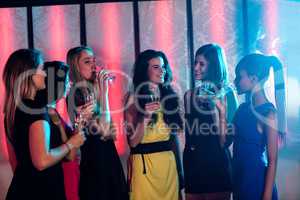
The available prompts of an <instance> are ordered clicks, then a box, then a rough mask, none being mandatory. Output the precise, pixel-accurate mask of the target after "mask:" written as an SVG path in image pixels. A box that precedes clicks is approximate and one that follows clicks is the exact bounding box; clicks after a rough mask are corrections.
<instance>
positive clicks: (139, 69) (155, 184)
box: [125, 50, 183, 200]
mask: <svg viewBox="0 0 300 200" xmlns="http://www.w3.org/2000/svg"><path fill="white" fill-rule="evenodd" d="M171 80H172V73H171V70H170V67H169V64H168V60H167V58H166V56H165V55H164V53H162V52H159V51H155V50H146V51H144V52H142V53H140V55H139V56H138V58H137V60H136V62H135V65H134V74H133V92H131V93H130V94H128V95H127V97H126V104H125V105H126V111H125V120H126V125H127V133H128V143H129V146H130V149H131V155H130V158H129V162H128V163H129V170H128V180H129V185H130V193H129V194H130V199H131V200H156V199H164V200H178V199H179V198H180V196H181V195H179V194H180V188H181V187H180V183H181V181H180V180H182V173H181V161H180V159H179V157H180V156H179V155H180V154H179V148H178V147H179V146H178V142H177V141H178V140H176V139H177V136H178V135H179V134H182V129H183V120H182V116H181V112H180V106H179V105H180V104H179V98H178V96H177V94H176V92H175V91H174V90H173V89H172V87H171V85H170V83H171ZM176 158H178V159H176ZM176 163H177V164H176Z"/></svg>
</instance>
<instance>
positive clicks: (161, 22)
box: [153, 1, 179, 83]
mask: <svg viewBox="0 0 300 200" xmlns="http://www.w3.org/2000/svg"><path fill="white" fill-rule="evenodd" d="M174 10H175V5H174V4H172V3H170V2H169V1H160V2H155V9H154V13H153V17H154V27H153V28H154V34H155V36H154V38H155V40H154V44H153V46H155V47H157V49H156V50H161V51H163V52H164V53H165V54H166V56H167V58H168V61H169V64H170V66H171V69H172V72H173V78H174V83H176V81H177V75H178V74H177V73H178V72H179V70H178V69H177V70H176V67H175V62H174V58H173V57H172V55H173V53H172V51H173V49H172V46H173V42H174V34H173V24H172V23H173V21H172V19H174V15H175V14H174ZM161 13H163V18H162V15H161Z"/></svg>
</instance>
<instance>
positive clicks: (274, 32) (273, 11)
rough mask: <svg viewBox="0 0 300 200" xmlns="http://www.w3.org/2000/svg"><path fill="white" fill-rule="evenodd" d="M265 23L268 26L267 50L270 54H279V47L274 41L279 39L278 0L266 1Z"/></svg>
mask: <svg viewBox="0 0 300 200" xmlns="http://www.w3.org/2000/svg"><path fill="white" fill-rule="evenodd" d="M264 10H266V12H265V14H264V25H265V27H266V38H267V44H266V45H267V46H266V50H267V52H266V53H268V54H277V53H276V52H278V48H277V47H276V46H274V41H276V40H278V38H277V36H278V27H277V23H278V2H277V0H273V1H264Z"/></svg>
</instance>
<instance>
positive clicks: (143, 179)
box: [129, 151, 178, 200]
mask: <svg viewBox="0 0 300 200" xmlns="http://www.w3.org/2000/svg"><path fill="white" fill-rule="evenodd" d="M130 162H131V169H130V171H129V176H130V177H129V179H130V199H131V200H160V199H161V200H178V175H177V169H176V161H175V156H174V154H173V152H172V151H164V152H158V153H151V154H144V162H145V169H146V173H145V174H144V173H143V171H144V166H143V160H142V155H141V154H134V155H131V156H130Z"/></svg>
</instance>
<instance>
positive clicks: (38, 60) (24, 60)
mask: <svg viewBox="0 0 300 200" xmlns="http://www.w3.org/2000/svg"><path fill="white" fill-rule="evenodd" d="M42 63H43V55H42V53H41V52H40V51H38V50H36V49H19V50H17V51H15V52H13V53H12V54H11V55H10V56H9V58H8V60H7V62H6V64H5V67H4V71H3V77H2V78H3V81H4V85H5V90H6V95H5V103H4V105H5V107H4V114H5V119H4V125H5V132H6V136H7V138H8V141H9V142H11V143H12V144H13V143H14V136H13V127H14V120H15V111H16V108H17V106H18V105H19V103H20V101H21V100H22V99H23V98H25V97H28V96H29V95H30V92H31V90H30V88H31V87H32V85H33V81H32V74H30V70H36V69H37V68H38V66H39V65H40V64H42ZM18 80H21V81H18Z"/></svg>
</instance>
